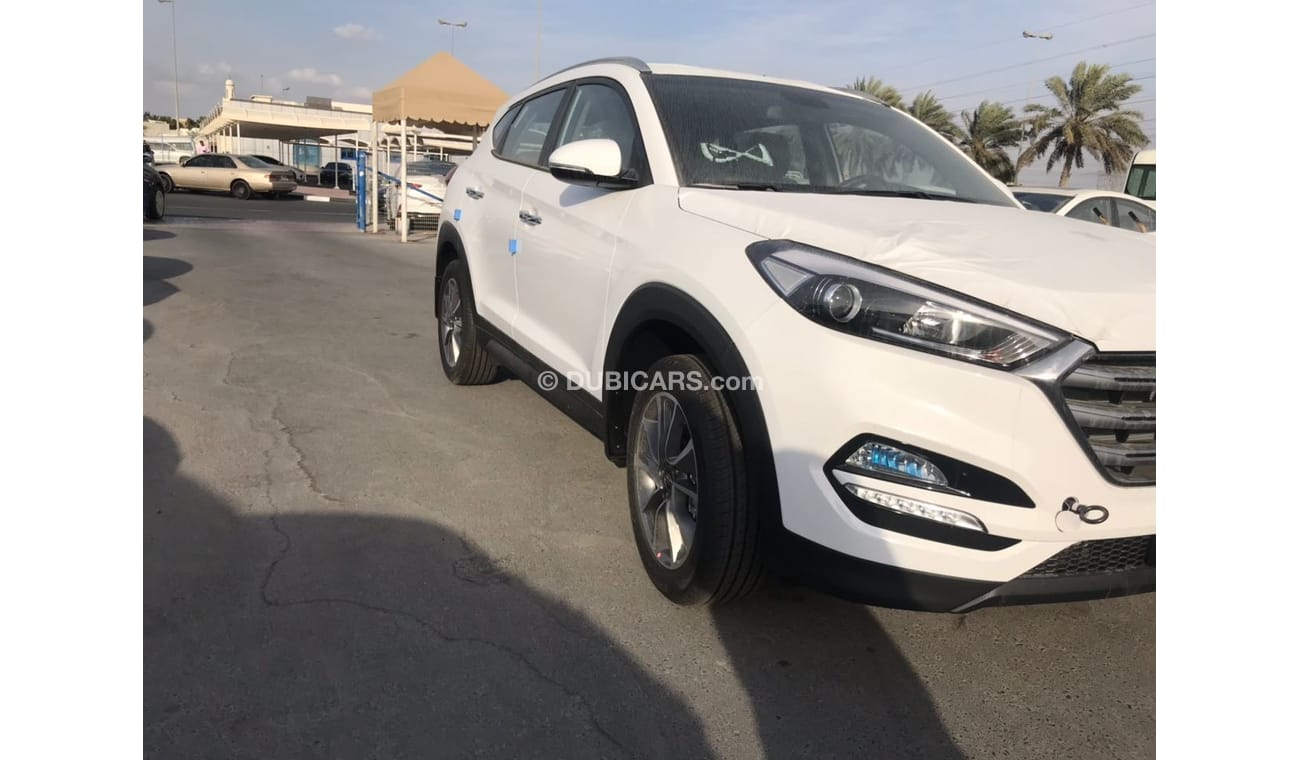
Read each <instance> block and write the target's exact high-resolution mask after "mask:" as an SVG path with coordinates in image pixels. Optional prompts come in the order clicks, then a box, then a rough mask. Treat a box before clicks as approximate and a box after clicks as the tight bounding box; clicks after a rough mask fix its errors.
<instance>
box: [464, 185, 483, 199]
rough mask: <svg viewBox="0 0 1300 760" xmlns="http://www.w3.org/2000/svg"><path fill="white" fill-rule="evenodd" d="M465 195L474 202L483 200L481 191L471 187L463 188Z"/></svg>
mask: <svg viewBox="0 0 1300 760" xmlns="http://www.w3.org/2000/svg"><path fill="white" fill-rule="evenodd" d="M465 194H466V195H468V196H469V197H471V198H473V199H474V200H476V201H477V200H480V199H482V198H483V191H482V190H479V189H477V188H473V187H467V188H465Z"/></svg>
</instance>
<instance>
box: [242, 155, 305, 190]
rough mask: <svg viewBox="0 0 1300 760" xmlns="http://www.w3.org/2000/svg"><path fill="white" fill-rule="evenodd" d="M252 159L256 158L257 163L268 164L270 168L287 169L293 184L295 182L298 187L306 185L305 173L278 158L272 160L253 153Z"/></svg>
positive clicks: (269, 157)
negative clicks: (291, 173) (291, 176)
mask: <svg viewBox="0 0 1300 760" xmlns="http://www.w3.org/2000/svg"><path fill="white" fill-rule="evenodd" d="M253 158H256V159H257V160H258V161H261V162H262V163H264V164H270V165H271V166H275V167H278V168H280V169H287V170H288V171H291V172H293V181H294V182H297V183H298V184H300V185H305V184H307V173H306V172H304V171H303V170H302V169H299V168H298V167H296V166H289V165H288V164H286V163H285V162H283V161H281V160H280V159H278V158H272V157H271V156H263V155H262V154H261V153H254V154H253Z"/></svg>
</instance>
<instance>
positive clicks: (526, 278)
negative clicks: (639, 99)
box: [514, 80, 649, 398]
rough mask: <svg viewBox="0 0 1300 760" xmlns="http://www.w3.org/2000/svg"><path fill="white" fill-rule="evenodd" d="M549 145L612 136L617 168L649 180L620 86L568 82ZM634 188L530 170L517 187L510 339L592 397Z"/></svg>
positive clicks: (596, 392) (596, 389)
mask: <svg viewBox="0 0 1300 760" xmlns="http://www.w3.org/2000/svg"><path fill="white" fill-rule="evenodd" d="M560 123H561V125H562V126H561V128H560V131H559V134H558V136H556V137H555V138H554V143H555V147H559V146H561V145H565V144H567V143H570V142H574V141H577V140H585V139H595V138H607V139H612V140H614V141H615V142H617V143H618V146H619V149H620V151H621V152H622V154H623V168H624V169H625V170H626V169H629V168H630V169H635V170H636V171H637V172H638V176H639V177H640V178H641V179H642V181H643V182H645V183H647V184H648V183H649V171H648V169H647V168H646V161H645V157H644V150H643V148H642V146H641V139H640V134H639V130H638V128H637V123H636V119H635V118H634V117H633V113H632V109H631V106H630V104H629V103H628V100H627V97H626V95H625V94H624V93H623V90H622V89H621V88H620V87H619V86H618V85H617V84H615V83H613V82H607V81H605V80H599V81H590V82H586V83H580V84H578V85H577V86H576V88H575V90H574V93H573V97H572V99H571V100H570V103H569V106H568V107H567V108H566V113H565V115H564V117H563V118H562V119H561V120H560ZM636 192H639V190H637V189H629V190H607V189H604V188H598V187H586V186H581V185H573V184H569V183H567V182H563V181H561V180H558V179H556V178H555V177H553V176H551V174H550V172H546V173H542V172H537V173H536V174H534V175H533V177H532V179H530V180H529V181H528V185H527V186H526V187H525V188H524V194H523V204H522V208H521V210H520V219H521V223H520V227H519V231H518V239H519V253H518V254H517V255H516V256H515V281H516V283H517V287H518V290H519V314H518V316H517V317H516V318H515V336H514V337H515V340H517V341H518V342H519V344H520V345H522V346H523V347H524V348H525V349H527V350H528V351H530V352H532V353H533V354H534V355H535V356H537V357H538V358H539V359H541V360H542V361H543V362H545V363H546V364H548V365H550V366H551V367H553V368H555V370H556V371H558V372H560V373H561V374H565V373H576V374H577V375H579V376H581V377H582V378H583V382H584V384H585V385H586V390H587V391H588V392H590V393H591V394H592V395H594V396H596V397H597V398H599V397H600V396H601V395H602V394H601V389H600V387H599V381H600V378H599V374H600V370H601V368H602V367H603V365H604V360H603V356H602V355H601V354H602V341H601V331H602V327H603V325H604V323H605V316H606V315H605V310H606V308H607V304H606V303H605V293H606V290H607V288H608V284H609V272H610V266H611V264H612V261H613V258H614V252H615V250H616V248H617V245H618V233H619V226H620V224H621V222H622V220H623V213H624V211H625V210H626V209H627V206H628V204H629V203H631V201H632V195H633V194H634V193H636Z"/></svg>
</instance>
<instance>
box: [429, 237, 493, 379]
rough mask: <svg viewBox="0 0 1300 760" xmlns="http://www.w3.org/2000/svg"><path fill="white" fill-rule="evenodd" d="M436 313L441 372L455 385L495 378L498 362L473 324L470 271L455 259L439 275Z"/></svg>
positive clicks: (472, 295) (472, 292)
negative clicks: (440, 275) (486, 347)
mask: <svg viewBox="0 0 1300 760" xmlns="http://www.w3.org/2000/svg"><path fill="white" fill-rule="evenodd" d="M435 306H436V307H437V310H438V355H439V357H440V358H441V359H442V371H443V373H444V374H446V375H447V379H448V380H450V381H452V382H453V383H455V384H456V385H482V384H484V383H490V382H492V380H494V379H495V378H496V376H497V363H496V362H495V361H494V360H493V359H492V357H491V356H490V355H489V354H488V352H487V351H486V350H485V349H484V347H483V338H482V336H481V335H479V333H478V330H477V328H476V325H475V321H474V320H475V315H474V291H473V289H472V288H471V286H470V282H469V270H468V269H466V268H465V263H464V262H463V261H461V260H460V259H457V260H455V261H453V262H451V263H450V264H448V265H447V268H446V269H445V270H443V273H442V285H441V288H440V290H439V294H438V300H437V303H436V304H435Z"/></svg>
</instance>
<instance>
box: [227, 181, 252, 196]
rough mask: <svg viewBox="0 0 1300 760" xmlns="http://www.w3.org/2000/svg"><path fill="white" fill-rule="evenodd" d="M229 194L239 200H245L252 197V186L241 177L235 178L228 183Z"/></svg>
mask: <svg viewBox="0 0 1300 760" xmlns="http://www.w3.org/2000/svg"><path fill="white" fill-rule="evenodd" d="M230 194H231V195H233V196H234V197H235V198H238V199H239V200H241V201H246V200H248V199H249V198H252V197H253V188H251V187H249V186H248V183H247V182H245V181H243V180H242V179H237V180H235V181H234V182H231V183H230Z"/></svg>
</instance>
